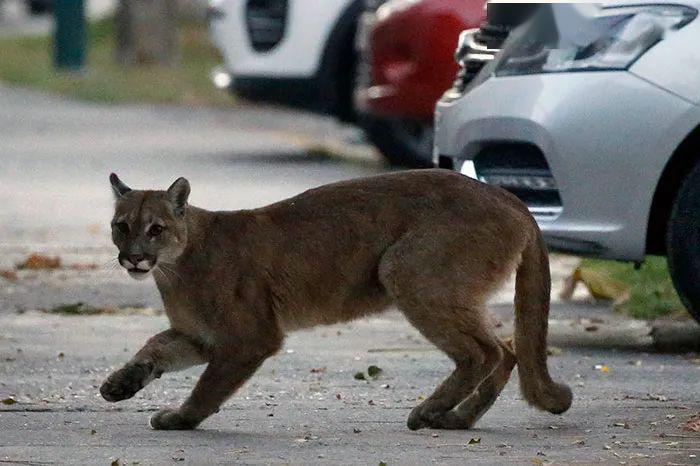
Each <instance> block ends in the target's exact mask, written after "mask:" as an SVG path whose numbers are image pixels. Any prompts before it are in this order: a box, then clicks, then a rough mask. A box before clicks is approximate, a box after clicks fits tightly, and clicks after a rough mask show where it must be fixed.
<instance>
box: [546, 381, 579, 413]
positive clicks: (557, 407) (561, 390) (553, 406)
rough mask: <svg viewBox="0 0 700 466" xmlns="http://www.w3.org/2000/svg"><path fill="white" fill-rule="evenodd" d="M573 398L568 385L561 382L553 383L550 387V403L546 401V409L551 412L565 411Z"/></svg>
mask: <svg viewBox="0 0 700 466" xmlns="http://www.w3.org/2000/svg"><path fill="white" fill-rule="evenodd" d="M573 399H574V394H573V392H572V391H571V388H569V386H568V385H565V384H563V383H555V384H554V386H553V387H552V396H551V397H550V403H548V406H547V408H546V409H547V411H549V412H550V413H552V414H562V413H565V412H566V411H568V409H569V408H570V407H571V402H572V401H573Z"/></svg>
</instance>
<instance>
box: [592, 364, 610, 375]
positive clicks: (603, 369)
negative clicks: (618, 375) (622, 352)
mask: <svg viewBox="0 0 700 466" xmlns="http://www.w3.org/2000/svg"><path fill="white" fill-rule="evenodd" d="M593 368H594V369H595V370H598V371H600V372H604V373H606V374H607V373H608V372H610V368H609V367H608V366H606V365H605V364H596V365H595V366H593Z"/></svg>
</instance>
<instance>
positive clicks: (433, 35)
mask: <svg viewBox="0 0 700 466" xmlns="http://www.w3.org/2000/svg"><path fill="white" fill-rule="evenodd" d="M484 3H485V2H484V0H391V1H386V0H383V1H382V0H374V1H369V2H367V4H366V8H365V12H364V13H363V15H362V17H361V19H360V27H359V31H358V37H357V41H356V42H357V46H358V56H359V57H360V58H359V65H358V80H357V88H356V91H355V102H356V108H357V110H358V123H359V124H360V126H361V127H362V128H363V129H364V131H365V134H366V135H367V138H368V139H369V140H370V141H371V142H372V143H374V145H375V146H377V148H379V150H380V151H381V152H382V153H383V154H384V156H385V157H386V158H387V159H388V160H389V161H391V162H392V163H394V164H397V165H408V166H413V167H425V166H432V142H433V113H434V111H435V103H436V102H437V100H438V99H439V98H440V96H441V95H442V93H443V92H444V91H445V90H446V89H447V88H449V87H450V85H451V84H452V81H453V80H454V76H455V73H456V72H457V69H458V68H457V64H456V63H455V61H454V58H453V53H454V48H455V44H456V43H457V39H458V38H459V34H460V33H461V32H462V31H463V30H464V29H468V28H475V27H478V26H479V25H480V23H481V22H482V21H483V19H484V18H485V15H486V9H485V5H484Z"/></svg>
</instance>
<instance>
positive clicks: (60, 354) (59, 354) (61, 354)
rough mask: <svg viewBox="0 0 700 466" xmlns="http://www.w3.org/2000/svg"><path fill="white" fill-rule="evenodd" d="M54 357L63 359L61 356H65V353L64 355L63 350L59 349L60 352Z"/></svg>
mask: <svg viewBox="0 0 700 466" xmlns="http://www.w3.org/2000/svg"><path fill="white" fill-rule="evenodd" d="M56 357H57V358H58V359H63V358H65V357H66V355H65V353H64V352H63V351H61V352H60V353H58V355H57V356H56Z"/></svg>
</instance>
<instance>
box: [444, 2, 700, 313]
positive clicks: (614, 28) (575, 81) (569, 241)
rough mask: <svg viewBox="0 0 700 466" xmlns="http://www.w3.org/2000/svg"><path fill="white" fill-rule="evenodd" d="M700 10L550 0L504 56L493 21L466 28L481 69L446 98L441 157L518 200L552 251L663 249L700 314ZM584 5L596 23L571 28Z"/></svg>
mask: <svg viewBox="0 0 700 466" xmlns="http://www.w3.org/2000/svg"><path fill="white" fill-rule="evenodd" d="M698 7H700V3H699V2H697V1H696V0H682V1H678V2H676V1H674V2H673V4H660V3H659V2H657V1H649V0H641V1H635V2H633V3H631V2H630V3H608V4H605V6H604V7H603V8H602V9H600V10H599V11H597V12H595V14H594V15H593V16H592V17H591V15H590V14H586V15H581V14H580V13H581V12H580V11H573V10H572V11H569V12H568V13H566V12H565V13H564V14H562V12H561V10H559V9H561V8H573V9H574V10H576V8H578V7H571V6H560V5H559V6H552V7H543V8H540V9H538V12H537V13H536V15H535V17H534V18H533V19H531V20H529V21H528V22H527V23H526V24H525V25H523V26H520V27H518V28H517V29H515V30H513V32H511V36H510V37H509V38H508V39H507V40H506V42H505V43H504V44H502V47H503V49H502V50H501V51H500V52H498V53H497V54H496V52H497V48H498V47H497V45H498V41H494V43H492V44H488V43H487V41H484V40H483V36H484V35H486V36H488V27H487V28H486V29H487V31H484V28H482V30H481V31H468V32H466V33H464V35H463V36H462V38H461V41H460V46H459V50H458V53H457V54H458V56H459V57H461V59H462V62H461V63H462V67H463V75H465V76H466V75H469V74H470V73H469V68H470V67H475V68H479V67H481V66H483V69H481V71H480V72H479V74H478V75H477V76H476V78H475V79H473V80H471V81H470V82H465V80H461V81H460V80H458V81H457V83H456V84H455V86H454V87H453V88H452V89H450V90H448V91H447V92H446V93H445V95H444V96H443V97H442V99H441V100H440V102H439V103H438V105H437V110H436V125H437V129H436V138H435V160H436V162H438V164H439V165H440V166H442V167H446V168H452V169H454V170H457V171H460V172H462V173H464V174H466V175H468V176H471V177H474V178H478V179H480V180H482V181H484V182H486V183H490V184H494V185H498V186H502V187H504V188H505V189H508V190H509V191H511V192H513V193H514V194H515V195H517V196H518V197H520V199H522V200H523V201H524V202H525V203H526V204H527V205H528V206H529V207H530V210H531V211H532V213H533V214H534V216H535V217H536V219H537V221H538V223H539V225H540V228H541V229H542V231H543V233H544V235H545V237H546V239H547V241H548V243H549V244H550V246H552V247H553V248H556V249H559V250H564V251H569V252H573V253H576V254H582V255H590V256H598V257H603V258H608V259H619V260H625V261H634V262H638V263H639V262H641V261H643V260H644V258H645V255H647V254H658V255H666V256H667V258H668V263H669V268H670V272H671V276H672V278H673V282H674V284H675V286H676V289H677V290H678V293H679V295H680V297H681V299H682V301H683V303H684V304H685V306H686V307H687V308H688V310H689V311H690V312H691V314H692V315H693V316H694V317H695V318H696V319H697V320H699V321H700V286H698V284H697V279H698V277H700V150H699V147H700V67H698V66H697V64H698V63H700V48H699V47H697V44H699V43H700V21H699V20H698V19H697V16H698ZM543 12H544V13H543ZM583 16H586V17H587V18H589V19H588V21H589V22H588V23H587V24H588V25H593V26H594V27H578V26H577V27H569V28H568V31H567V30H565V29H564V28H562V24H563V22H565V21H564V20H566V18H567V17H568V18H569V19H568V20H569V21H571V20H572V18H573V19H574V20H576V19H577V17H578V19H579V20H580V19H581V17H583ZM487 22H489V23H490V22H491V19H490V13H489V19H488V20H487ZM542 24H548V25H549V29H548V28H546V27H542ZM535 25H539V27H535ZM579 26H580V24H579ZM492 29H494V30H498V29H499V28H498V27H495V28H492ZM503 29H504V28H500V30H503ZM546 31H549V33H545V32H546ZM552 31H553V32H554V34H552V33H551V32H552ZM572 31H578V32H580V34H579V36H577V37H572V36H571V34H570V32H572ZM582 31H583V32H582ZM484 32H486V34H484ZM506 34H507V32H506ZM494 44H495V45H494ZM494 55H495V58H493V59H489V57H494ZM474 60H476V62H475V61H474ZM484 63H486V64H485V65H484Z"/></svg>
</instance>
